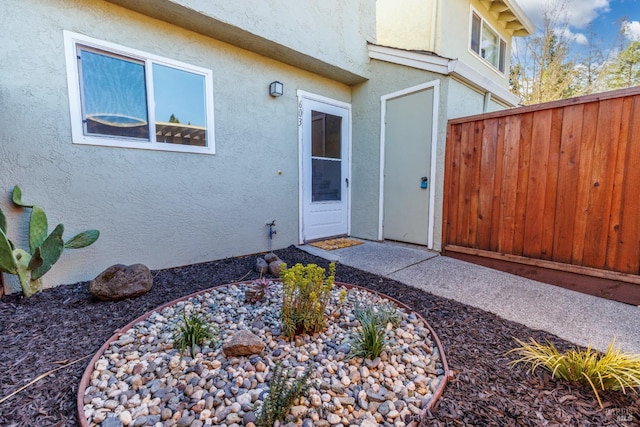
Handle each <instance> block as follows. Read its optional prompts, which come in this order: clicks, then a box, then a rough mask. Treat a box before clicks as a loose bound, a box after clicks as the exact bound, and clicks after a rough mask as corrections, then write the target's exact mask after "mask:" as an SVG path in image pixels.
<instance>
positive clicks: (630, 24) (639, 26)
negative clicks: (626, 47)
mask: <svg viewBox="0 0 640 427" xmlns="http://www.w3.org/2000/svg"><path fill="white" fill-rule="evenodd" d="M622 28H623V30H624V35H625V37H626V38H628V39H629V40H631V41H638V40H640V21H626V22H624V23H623V24H622Z"/></svg>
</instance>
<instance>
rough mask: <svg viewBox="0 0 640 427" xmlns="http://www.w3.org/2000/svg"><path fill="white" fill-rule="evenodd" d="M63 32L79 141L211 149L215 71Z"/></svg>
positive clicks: (76, 138) (166, 149)
mask: <svg viewBox="0 0 640 427" xmlns="http://www.w3.org/2000/svg"><path fill="white" fill-rule="evenodd" d="M65 36H66V37H65V42H66V43H67V50H68V52H67V55H68V61H67V62H69V60H70V59H71V55H73V66H70V65H69V63H68V64H67V72H68V74H69V78H68V79H69V94H70V103H71V110H72V111H71V114H72V118H71V120H72V129H73V134H74V135H73V137H74V142H75V143H83V144H95V145H111V146H120V147H128V148H148V149H156V150H165V151H186V152H202V153H213V132H212V130H213V102H212V98H213V95H212V93H211V92H212V89H211V88H212V82H211V80H212V73H211V71H210V70H206V69H202V68H200V67H195V66H191V65H188V64H183V63H180V62H177V61H173V60H170V59H166V58H160V57H157V56H154V55H150V54H145V53H143V52H139V51H136V50H133V49H128V48H125V47H122V46H117V45H113V44H110V43H106V42H100V41H96V40H95V39H90V38H87V37H84V36H81V35H77V34H73V33H68V32H65Z"/></svg>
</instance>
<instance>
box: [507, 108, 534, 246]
mask: <svg viewBox="0 0 640 427" xmlns="http://www.w3.org/2000/svg"><path fill="white" fill-rule="evenodd" d="M532 126H533V113H527V114H523V115H522V117H521V118H520V142H519V144H518V145H519V150H518V181H517V184H516V206H515V224H514V226H515V227H514V231H513V250H512V253H513V254H515V255H522V253H523V251H524V228H525V218H526V215H527V212H526V207H527V188H528V187H529V164H530V160H531V133H532Z"/></svg>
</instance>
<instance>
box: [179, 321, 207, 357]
mask: <svg viewBox="0 0 640 427" xmlns="http://www.w3.org/2000/svg"><path fill="white" fill-rule="evenodd" d="M182 320H183V322H182V325H181V326H180V328H179V329H178V330H177V331H176V332H175V333H174V334H173V344H174V346H175V347H177V348H179V349H180V354H184V351H185V350H186V349H187V348H189V351H190V353H191V357H196V354H197V346H199V345H200V344H202V343H203V342H204V341H205V340H209V341H211V345H215V342H216V341H215V328H213V327H211V326H209V325H207V324H206V323H205V321H204V320H203V319H202V318H201V317H200V316H199V315H198V314H196V313H192V314H190V315H189V317H187V313H186V312H185V313H182Z"/></svg>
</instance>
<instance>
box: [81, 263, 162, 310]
mask: <svg viewBox="0 0 640 427" xmlns="http://www.w3.org/2000/svg"><path fill="white" fill-rule="evenodd" d="M152 286H153V276H152V275H151V271H150V270H149V268H148V267H147V266H146V265H144V264H133V265H128V266H127V265H124V264H116V265H112V266H111V267H109V268H107V269H106V270H104V271H103V272H102V273H100V274H99V275H98V276H97V277H96V278H95V279H93V280H92V281H91V284H90V285H89V292H91V295H93V296H95V297H96V298H98V299H101V300H104V301H117V300H121V299H126V298H132V297H137V296H140V295H143V294H145V293H147V292H149V291H150V290H151V287H152Z"/></svg>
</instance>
